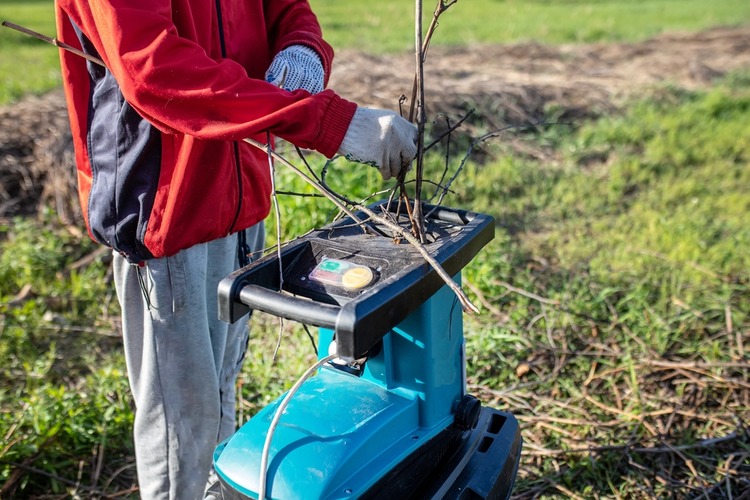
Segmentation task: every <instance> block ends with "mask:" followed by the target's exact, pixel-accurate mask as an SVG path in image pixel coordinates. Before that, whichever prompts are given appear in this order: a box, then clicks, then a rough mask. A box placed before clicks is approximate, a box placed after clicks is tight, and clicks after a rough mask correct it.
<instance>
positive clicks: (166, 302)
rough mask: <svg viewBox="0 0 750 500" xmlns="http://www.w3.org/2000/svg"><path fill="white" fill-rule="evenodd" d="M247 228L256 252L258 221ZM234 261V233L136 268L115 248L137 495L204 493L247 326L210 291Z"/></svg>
mask: <svg viewBox="0 0 750 500" xmlns="http://www.w3.org/2000/svg"><path fill="white" fill-rule="evenodd" d="M246 234H247V242H248V245H249V246H250V249H251V250H253V251H260V250H261V249H262V248H263V239H264V231H263V224H262V223H260V224H258V225H256V226H254V227H252V228H250V229H248V230H247V231H246ZM238 265H239V264H238V258H237V235H231V236H228V237H226V238H223V239H220V240H216V241H212V242H210V243H204V244H199V245H196V246H194V247H191V248H188V249H186V250H183V251H181V252H179V253H178V254H176V255H174V256H171V257H166V258H162V259H153V260H149V261H147V263H146V265H145V266H144V267H137V266H133V265H131V264H129V263H128V262H127V261H126V260H125V259H124V258H122V257H121V256H120V255H119V254H115V259H114V279H115V288H116V290H117V296H118V298H119V300H120V305H121V307H122V322H123V332H124V333H123V336H124V344H125V358H126V362H127V368H128V379H129V381H130V387H131V391H132V393H133V397H134V399H135V406H136V412H135V425H134V432H133V434H134V439H135V454H136V463H137V469H138V483H139V485H140V493H141V498H143V499H146V500H157V499H179V500H182V499H187V500H193V499H197V498H203V492H204V489H205V486H206V480H207V477H208V472H209V469H210V467H211V456H212V453H213V449H214V447H215V446H216V444H217V443H219V442H220V441H222V440H223V439H225V438H227V437H228V436H229V435H231V434H232V432H234V430H235V425H236V421H235V379H236V377H237V373H238V372H239V369H240V365H241V361H242V358H243V356H244V353H245V348H246V346H247V338H248V327H247V321H246V320H240V321H238V322H237V323H235V324H233V325H229V324H227V323H224V322H222V321H220V320H219V319H218V317H217V310H218V309H217V295H216V289H217V285H218V283H219V281H220V280H221V279H222V278H224V277H226V276H227V275H228V274H229V273H231V272H232V271H234V270H235V269H237V267H238Z"/></svg>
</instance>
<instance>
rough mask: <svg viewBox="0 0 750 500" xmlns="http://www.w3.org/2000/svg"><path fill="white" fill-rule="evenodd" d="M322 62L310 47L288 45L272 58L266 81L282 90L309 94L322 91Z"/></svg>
mask: <svg viewBox="0 0 750 500" xmlns="http://www.w3.org/2000/svg"><path fill="white" fill-rule="evenodd" d="M324 78H325V72H324V71H323V62H322V61H321V60H320V56H319V55H318V53H317V52H315V51H314V50H313V49H311V48H310V47H306V46H304V45H290V46H289V47H287V48H285V49H284V50H282V51H281V52H279V53H278V54H276V57H274V58H273V61H272V62H271V66H269V67H268V70H266V81H267V82H269V83H272V84H274V85H276V86H277V87H281V88H283V89H284V90H290V91H291V90H297V89H304V90H307V91H308V92H310V93H311V94H317V93H318V92H320V91H322V90H323V80H324Z"/></svg>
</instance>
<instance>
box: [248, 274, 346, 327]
mask: <svg viewBox="0 0 750 500" xmlns="http://www.w3.org/2000/svg"><path fill="white" fill-rule="evenodd" d="M239 300H240V302H241V303H243V304H245V305H246V306H248V307H250V309H257V310H259V311H263V312H266V313H269V314H272V315H274V316H279V317H282V318H286V319H292V320H295V321H299V322H300V323H305V324H307V325H314V326H322V327H324V328H331V329H334V328H335V327H336V320H337V319H338V316H339V312H340V311H341V307H340V306H335V305H330V304H322V303H320V302H313V301H311V300H308V299H301V298H297V297H292V296H291V295H286V294H283V293H279V292H276V291H274V290H270V289H268V288H264V287H262V286H259V285H245V286H244V287H242V290H240V295H239Z"/></svg>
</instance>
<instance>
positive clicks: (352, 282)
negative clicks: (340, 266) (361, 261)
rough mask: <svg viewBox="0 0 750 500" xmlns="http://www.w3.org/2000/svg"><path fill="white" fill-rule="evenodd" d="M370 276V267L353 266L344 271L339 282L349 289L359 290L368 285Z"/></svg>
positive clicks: (371, 276)
mask: <svg viewBox="0 0 750 500" xmlns="http://www.w3.org/2000/svg"><path fill="white" fill-rule="evenodd" d="M372 278H373V274H372V269H370V268H369V267H355V268H354V269H349V270H348V271H347V272H345V273H344V275H343V276H342V277H341V284H342V285H344V288H348V289H349V290H359V289H360V288H364V287H366V286H367V285H369V284H370V282H372Z"/></svg>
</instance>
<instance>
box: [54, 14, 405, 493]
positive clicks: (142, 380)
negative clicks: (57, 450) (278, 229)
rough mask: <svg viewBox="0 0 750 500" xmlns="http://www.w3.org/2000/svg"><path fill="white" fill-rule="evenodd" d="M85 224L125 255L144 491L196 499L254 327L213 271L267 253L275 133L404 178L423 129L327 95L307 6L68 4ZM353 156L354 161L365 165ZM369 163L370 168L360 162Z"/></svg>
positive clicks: (122, 297)
mask: <svg viewBox="0 0 750 500" xmlns="http://www.w3.org/2000/svg"><path fill="white" fill-rule="evenodd" d="M55 10H56V22H57V32H58V38H59V39H60V40H61V41H62V42H65V43H67V44H69V45H72V46H74V47H76V48H79V49H81V50H83V51H84V52H86V53H88V54H90V55H92V56H95V57H98V58H100V59H101V60H102V61H103V62H104V67H102V66H99V65H97V64H94V63H92V62H90V61H87V60H85V59H84V58H82V57H80V56H77V55H75V54H74V53H71V52H69V51H61V54H60V58H61V67H62V75H63V83H64V89H65V94H66V100H67V103H68V109H69V116H70V123H71V130H72V134H73V141H74V145H75V152H76V162H77V172H78V183H79V188H80V189H79V198H80V203H81V205H82V207H83V211H84V219H85V223H86V227H87V229H88V232H89V235H90V236H91V237H92V238H93V239H94V240H96V241H97V242H100V243H102V244H104V245H108V246H110V247H112V248H113V250H114V262H113V266H114V281H115V288H116V291H117V295H118V299H119V302H120V305H121V309H122V324H123V340H124V342H123V343H124V349H125V357H126V363H127V369H128V378H129V382H130V386H131V390H132V394H133V398H134V402H135V422H134V429H133V434H134V442H135V454H136V464H137V473H138V481H139V488H140V493H141V496H142V498H145V499H149V500H150V499H162V498H173V499H174V498H176V499H194V498H201V497H202V495H203V493H204V489H205V487H206V479H207V476H208V474H209V470H210V467H211V459H212V452H213V449H214V447H215V445H216V444H217V443H218V442H220V441H222V440H223V439H225V438H226V437H228V436H229V435H230V434H231V433H232V432H233V431H234V430H235V407H234V405H235V378H236V376H237V373H238V370H239V367H240V363H241V360H242V357H243V354H244V350H245V348H246V342H247V335H248V333H247V322H246V321H245V322H243V321H241V322H238V323H237V324H236V325H228V324H225V323H222V322H220V321H219V320H218V319H217V297H216V288H217V284H218V281H219V280H220V279H222V278H223V277H225V276H226V275H228V274H229V273H230V272H231V271H232V270H234V269H236V268H237V266H239V265H241V264H243V263H244V262H246V260H247V256H249V255H253V254H255V253H257V252H258V251H259V250H260V249H261V248H262V247H263V240H264V233H263V220H264V218H265V217H266V216H267V215H268V213H269V208H270V195H271V180H270V172H269V170H270V169H269V167H268V159H267V156H266V154H265V153H264V152H262V151H259V150H257V149H255V148H253V147H251V146H250V145H248V144H247V143H245V142H243V139H244V138H248V137H249V138H255V139H257V140H258V141H261V142H264V143H265V142H266V140H267V134H272V135H273V136H274V137H280V138H283V139H285V140H287V141H289V142H291V143H293V144H295V145H297V146H300V147H302V148H307V149H313V150H316V151H318V152H320V153H321V154H323V155H325V156H327V157H332V156H333V155H335V154H337V153H339V154H342V155H345V156H346V157H347V158H349V159H350V160H352V161H354V162H359V163H364V164H368V165H373V166H376V167H377V168H378V169H379V171H380V172H381V174H382V175H383V178H384V179H388V178H390V177H393V176H396V175H397V174H398V173H399V172H400V171H401V169H402V168H404V167H405V166H407V165H408V164H409V163H410V162H411V161H412V159H413V158H414V157H415V155H416V137H417V131H416V127H415V126H414V125H413V124H411V123H409V122H408V121H407V120H404V119H403V118H401V117H400V116H398V115H397V114H396V113H394V112H391V111H387V110H378V109H367V108H364V107H360V106H358V105H357V104H355V103H353V102H350V101H347V100H346V99H343V98H342V97H340V96H339V95H338V94H336V93H335V92H333V91H332V90H327V89H326V90H324V87H325V86H326V85H327V80H328V77H329V75H330V71H331V64H332V60H333V50H332V48H331V47H330V45H328V44H327V43H326V42H325V41H324V40H323V38H322V33H321V28H320V26H319V23H318V21H317V19H316V17H315V15H314V13H313V12H312V10H311V8H310V6H309V4H308V2H307V1H306V0H273V1H269V0H97V1H96V2H91V1H84V0H57V1H56V6H55ZM354 165H355V167H353V168H357V167H356V163H355V164H354ZM362 168H366V167H362Z"/></svg>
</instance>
